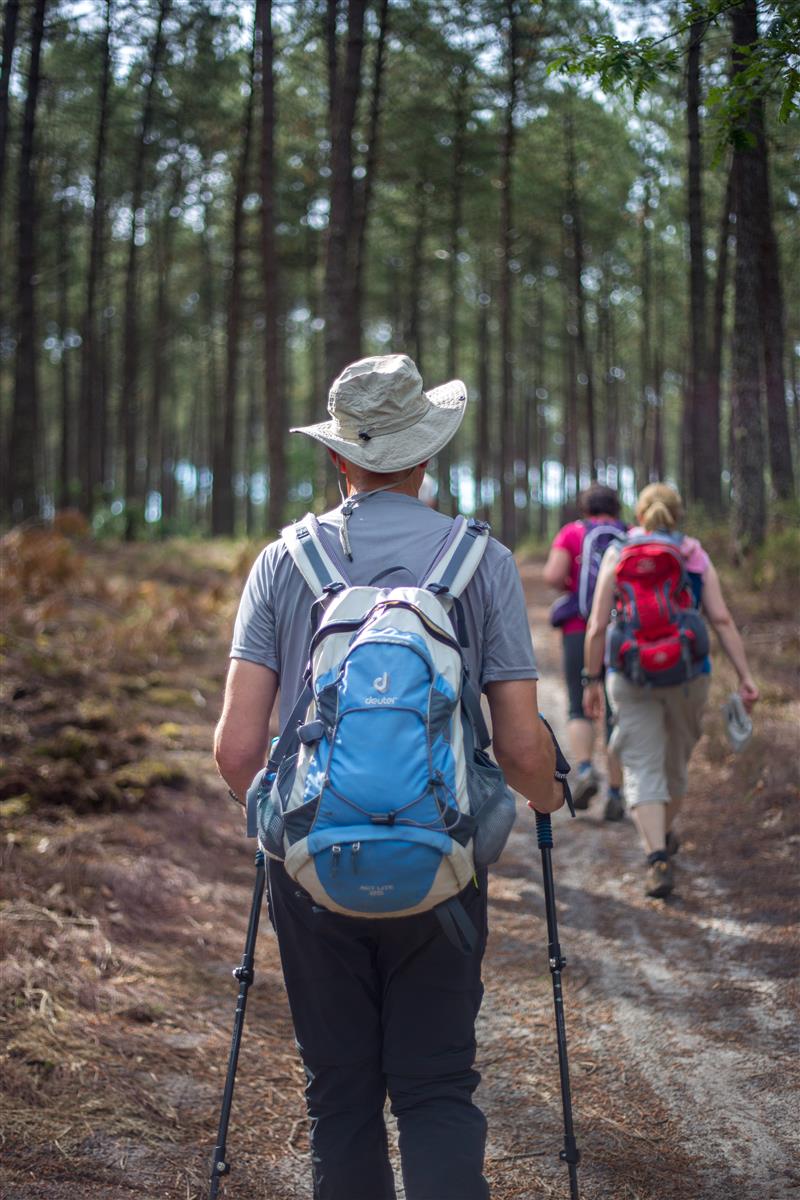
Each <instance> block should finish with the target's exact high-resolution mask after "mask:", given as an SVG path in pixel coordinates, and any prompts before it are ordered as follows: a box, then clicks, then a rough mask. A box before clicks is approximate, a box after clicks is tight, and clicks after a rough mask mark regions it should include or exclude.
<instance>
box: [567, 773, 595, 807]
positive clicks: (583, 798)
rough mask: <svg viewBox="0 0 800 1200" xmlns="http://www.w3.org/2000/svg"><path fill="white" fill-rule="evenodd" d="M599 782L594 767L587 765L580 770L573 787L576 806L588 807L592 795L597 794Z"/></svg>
mask: <svg viewBox="0 0 800 1200" xmlns="http://www.w3.org/2000/svg"><path fill="white" fill-rule="evenodd" d="M598 786H599V783H598V779H597V775H596V774H595V769H594V767H591V766H590V767H585V768H584V770H582V771H578V774H577V777H576V779H575V783H574V785H573V788H572V803H573V804H574V805H575V807H576V808H580V809H586V808H588V807H589V801H590V800H591V798H592V796H596V795H597V789H598Z"/></svg>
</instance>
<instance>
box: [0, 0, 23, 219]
mask: <svg viewBox="0 0 800 1200" xmlns="http://www.w3.org/2000/svg"><path fill="white" fill-rule="evenodd" d="M18 16H19V0H6V5H5V9H4V10H3V57H2V63H1V64H0V207H2V203H3V183H4V180H5V165H6V142H7V141H8V84H9V80H10V78H11V65H12V63H13V61H14V48H15V46H16V42H17V18H18Z"/></svg>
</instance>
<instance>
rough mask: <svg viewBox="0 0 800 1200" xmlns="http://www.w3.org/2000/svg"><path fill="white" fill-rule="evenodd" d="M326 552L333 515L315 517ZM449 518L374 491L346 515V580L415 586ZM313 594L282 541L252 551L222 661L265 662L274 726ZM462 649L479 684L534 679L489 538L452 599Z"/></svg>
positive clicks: (296, 676)
mask: <svg viewBox="0 0 800 1200" xmlns="http://www.w3.org/2000/svg"><path fill="white" fill-rule="evenodd" d="M319 522H320V526H321V527H322V531H323V532H322V536H323V540H324V542H325V545H326V547H327V548H328V550H329V553H331V554H332V556H334V555H336V556H338V557H339V558H340V559H341V558H342V551H341V547H340V542H339V531H340V528H341V523H342V516H341V511H340V510H339V509H334V510H333V511H332V512H329V513H326V514H325V515H324V516H322V517H320V518H319ZM451 527H452V519H451V518H450V517H447V516H445V515H444V514H443V513H439V512H435V511H434V510H433V509H431V508H428V507H427V505H425V504H423V503H422V502H421V501H419V500H417V499H415V498H414V497H413V496H405V495H402V494H401V493H399V492H378V493H377V494H374V495H371V496H368V497H366V498H365V499H364V500H363V502H362V503H361V504H359V505H358V506H357V507H356V508H355V510H354V512H353V514H352V516H351V517H350V519H349V521H348V532H349V536H350V544H351V548H352V553H353V561H352V562H345V563H343V565H344V566H345V567H346V574H347V577H348V579H349V580H350V582H351V583H353V584H371V583H376V584H378V585H379V586H381V587H402V586H405V587H408V586H414V585H415V584H417V583H419V582H420V580H421V579H422V578H423V577H424V576H425V574H426V573H427V571H428V569H429V567H430V566H431V565H432V564H433V562H434V559H435V558H436V556H437V554H438V553H439V551H440V550H441V549H442V547H443V545H444V543H445V541H446V540H447V536H448V533H449V532H450V529H451ZM313 603H314V596H313V594H312V592H311V589H310V588H309V586H308V584H307V583H306V582H305V580H304V579H303V577H302V575H301V574H300V572H299V571H298V570H297V568H296V567H295V565H294V563H293V562H292V559H291V557H290V555H289V552H288V550H287V549H286V546H285V544H284V542H283V541H282V540H280V539H279V540H278V541H277V542H273V543H272V544H271V545H269V546H267V547H266V549H264V550H262V551H261V553H260V554H259V556H258V558H257V559H256V561H255V563H254V564H253V567H252V569H251V571H250V576H249V578H248V580H247V583H246V585H245V589H244V592H243V593H242V598H241V601H240V603H239V612H238V615H237V617H236V625H235V627H234V631H233V645H232V647H231V658H243V659H245V660H246V661H247V662H253V663H259V664H261V665H262V666H265V667H271V669H272V670H273V671H275V672H276V673H277V675H278V678H279V681H280V684H281V696H280V723H281V725H283V724H284V723H285V722H286V720H287V719H288V717H289V715H290V713H291V711H292V706H293V704H294V701H295V699H296V696H297V693H298V691H299V689H300V684H301V682H302V677H303V672H304V671H305V668H306V665H307V663H308V653H309V645H310V641H311V606H312V604H313ZM462 603H463V606H464V616H465V620H466V627H467V635H468V639H469V645H468V646H467V648H466V649H465V651H464V659H465V663H466V666H467V670H468V671H469V674H470V677H471V679H472V680H473V681H475V682H476V684H479V686H480V688H481V689H484V688H485V687H486V684H487V683H494V682H496V681H499V680H506V679H536V678H538V676H537V671H536V660H535V658H534V654H533V644H532V642H531V633H530V627H529V625H528V617H527V612H526V608H525V600H524V597H523V594H522V584H521V582H520V578H519V572H518V571H517V568H516V564H515V563H514V559H513V557H512V555H511V552H510V550H507V549H506V547H505V546H503V545H501V544H500V542H498V541H496V540H495V539H494V538H490V539H489V545H488V547H487V549H486V553H485V554H484V556H483V559H482V561H481V564H480V566H479V567H478V570H477V571H476V573H475V575H474V576H473V578H472V580H471V581H470V583H469V584H468V586H467V588H466V590H465V592H464V595H463V596H462Z"/></svg>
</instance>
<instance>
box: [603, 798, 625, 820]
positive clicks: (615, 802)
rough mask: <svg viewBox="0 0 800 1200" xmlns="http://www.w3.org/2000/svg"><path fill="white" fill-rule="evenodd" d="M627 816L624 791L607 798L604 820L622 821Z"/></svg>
mask: <svg viewBox="0 0 800 1200" xmlns="http://www.w3.org/2000/svg"><path fill="white" fill-rule="evenodd" d="M624 817H625V797H624V796H623V795H622V793H621V792H620V793H618V794H617V795H616V796H609V797H608V799H607V800H606V807H605V809H604V811H603V820H604V821H622V820H623V818H624Z"/></svg>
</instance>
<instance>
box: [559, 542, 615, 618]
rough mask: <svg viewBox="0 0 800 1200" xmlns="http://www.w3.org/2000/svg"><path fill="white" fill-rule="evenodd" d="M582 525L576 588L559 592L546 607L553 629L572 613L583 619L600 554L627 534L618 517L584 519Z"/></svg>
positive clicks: (595, 582)
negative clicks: (599, 519)
mask: <svg viewBox="0 0 800 1200" xmlns="http://www.w3.org/2000/svg"><path fill="white" fill-rule="evenodd" d="M583 527H584V529H585V530H586V533H585V534H584V538H583V544H582V545H581V553H580V571H579V572H578V584H577V588H576V590H575V591H574V592H565V593H564V595H563V596H559V597H558V599H557V600H556V601H555V603H554V604H553V606H552V608H551V609H550V624H551V625H553V626H555V628H556V629H560V627H561V626H562V625H566V623H567V621H572V620H573V619H574V618H576V617H582V618H583V620H584V621H585V620H586V619H587V618H588V616H589V613H590V612H591V610H592V599H593V597H594V589H595V587H596V586H597V576H598V574H599V573H600V563H601V562H602V561H603V555H604V554H605V552H606V550H607V549H608V547H609V546H611V545H613V544H614V543H617V544H619V545H622V543H623V542H624V541H625V539H626V537H627V526H626V525H625V524H624V523H623V522H622V521H584V522H583Z"/></svg>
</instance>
